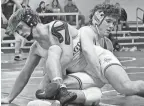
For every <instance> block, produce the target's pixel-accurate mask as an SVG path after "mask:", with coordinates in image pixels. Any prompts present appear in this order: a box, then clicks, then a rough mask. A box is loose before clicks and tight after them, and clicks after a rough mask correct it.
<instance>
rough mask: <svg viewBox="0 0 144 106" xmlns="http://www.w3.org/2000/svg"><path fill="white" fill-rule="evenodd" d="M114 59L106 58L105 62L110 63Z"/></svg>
mask: <svg viewBox="0 0 144 106" xmlns="http://www.w3.org/2000/svg"><path fill="white" fill-rule="evenodd" d="M111 60H112V59H111V58H105V59H104V62H106V63H109V62H110V61H111Z"/></svg>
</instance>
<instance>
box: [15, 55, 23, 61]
mask: <svg viewBox="0 0 144 106" xmlns="http://www.w3.org/2000/svg"><path fill="white" fill-rule="evenodd" d="M14 60H15V61H22V60H26V58H22V57H20V56H15V57H14Z"/></svg>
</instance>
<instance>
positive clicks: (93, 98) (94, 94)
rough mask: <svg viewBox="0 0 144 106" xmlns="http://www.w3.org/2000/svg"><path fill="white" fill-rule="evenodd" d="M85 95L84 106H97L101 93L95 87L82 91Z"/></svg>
mask: <svg viewBox="0 0 144 106" xmlns="http://www.w3.org/2000/svg"><path fill="white" fill-rule="evenodd" d="M83 93H84V94H85V103H84V105H87V106H91V105H94V106H95V105H98V104H99V102H100V99H101V97H102V92H101V90H100V89H99V88H97V87H91V88H88V89H85V90H83Z"/></svg>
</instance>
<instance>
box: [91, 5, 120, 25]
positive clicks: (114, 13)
mask: <svg viewBox="0 0 144 106" xmlns="http://www.w3.org/2000/svg"><path fill="white" fill-rule="evenodd" d="M98 10H101V11H103V12H104V14H105V16H111V17H114V18H116V19H119V18H120V10H119V9H118V8H116V6H115V5H112V4H104V3H103V4H98V5H96V6H95V7H94V8H93V9H92V10H91V14H90V16H89V18H90V20H89V22H90V24H92V18H93V16H94V14H95V12H96V11H98Z"/></svg>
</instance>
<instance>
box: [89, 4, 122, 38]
mask: <svg viewBox="0 0 144 106" xmlns="http://www.w3.org/2000/svg"><path fill="white" fill-rule="evenodd" d="M119 17H120V12H119V9H117V8H116V7H115V6H114V5H111V4H99V5H96V6H95V7H94V9H93V10H92V13H91V14H90V24H91V25H92V26H94V27H95V28H96V30H97V31H98V33H99V35H101V36H108V35H109V34H110V32H111V31H112V30H113V28H114V26H115V24H116V22H117V20H118V18H119Z"/></svg>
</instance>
